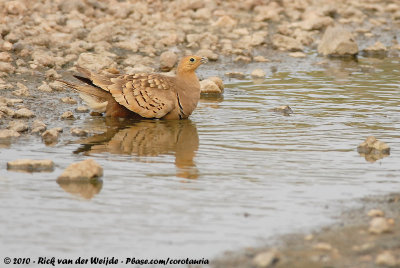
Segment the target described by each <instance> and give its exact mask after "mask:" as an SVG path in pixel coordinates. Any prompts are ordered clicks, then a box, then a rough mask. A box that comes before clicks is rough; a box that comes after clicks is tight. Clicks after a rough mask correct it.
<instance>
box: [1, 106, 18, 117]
mask: <svg viewBox="0 0 400 268" xmlns="http://www.w3.org/2000/svg"><path fill="white" fill-rule="evenodd" d="M0 112H2V113H4V114H6V115H7V116H14V114H15V112H14V110H13V109H11V108H8V107H5V106H0Z"/></svg>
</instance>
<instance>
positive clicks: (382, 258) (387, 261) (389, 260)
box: [375, 251, 398, 267]
mask: <svg viewBox="0 0 400 268" xmlns="http://www.w3.org/2000/svg"><path fill="white" fill-rule="evenodd" d="M375 263H376V264H378V265H382V266H387V267H398V266H397V261H396V257H395V256H394V255H393V253H391V252H390V251H384V252H382V253H380V254H379V255H378V256H377V257H376V259H375Z"/></svg>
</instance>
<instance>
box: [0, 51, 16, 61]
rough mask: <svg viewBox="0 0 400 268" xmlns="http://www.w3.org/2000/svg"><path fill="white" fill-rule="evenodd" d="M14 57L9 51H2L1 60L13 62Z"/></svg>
mask: <svg viewBox="0 0 400 268" xmlns="http://www.w3.org/2000/svg"><path fill="white" fill-rule="evenodd" d="M12 60H13V59H12V57H11V54H10V53H8V52H0V61H5V62H11V61H12Z"/></svg>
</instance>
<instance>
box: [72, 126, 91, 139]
mask: <svg viewBox="0 0 400 268" xmlns="http://www.w3.org/2000/svg"><path fill="white" fill-rule="evenodd" d="M71 134H72V136H78V137H86V136H87V135H88V132H87V131H86V130H84V129H80V128H73V129H71Z"/></svg>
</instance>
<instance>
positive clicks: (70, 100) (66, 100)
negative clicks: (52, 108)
mask: <svg viewBox="0 0 400 268" xmlns="http://www.w3.org/2000/svg"><path fill="white" fill-rule="evenodd" d="M61 101H62V102H64V103H67V104H77V103H78V102H77V101H76V100H75V99H74V98H71V97H64V98H61Z"/></svg>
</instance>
